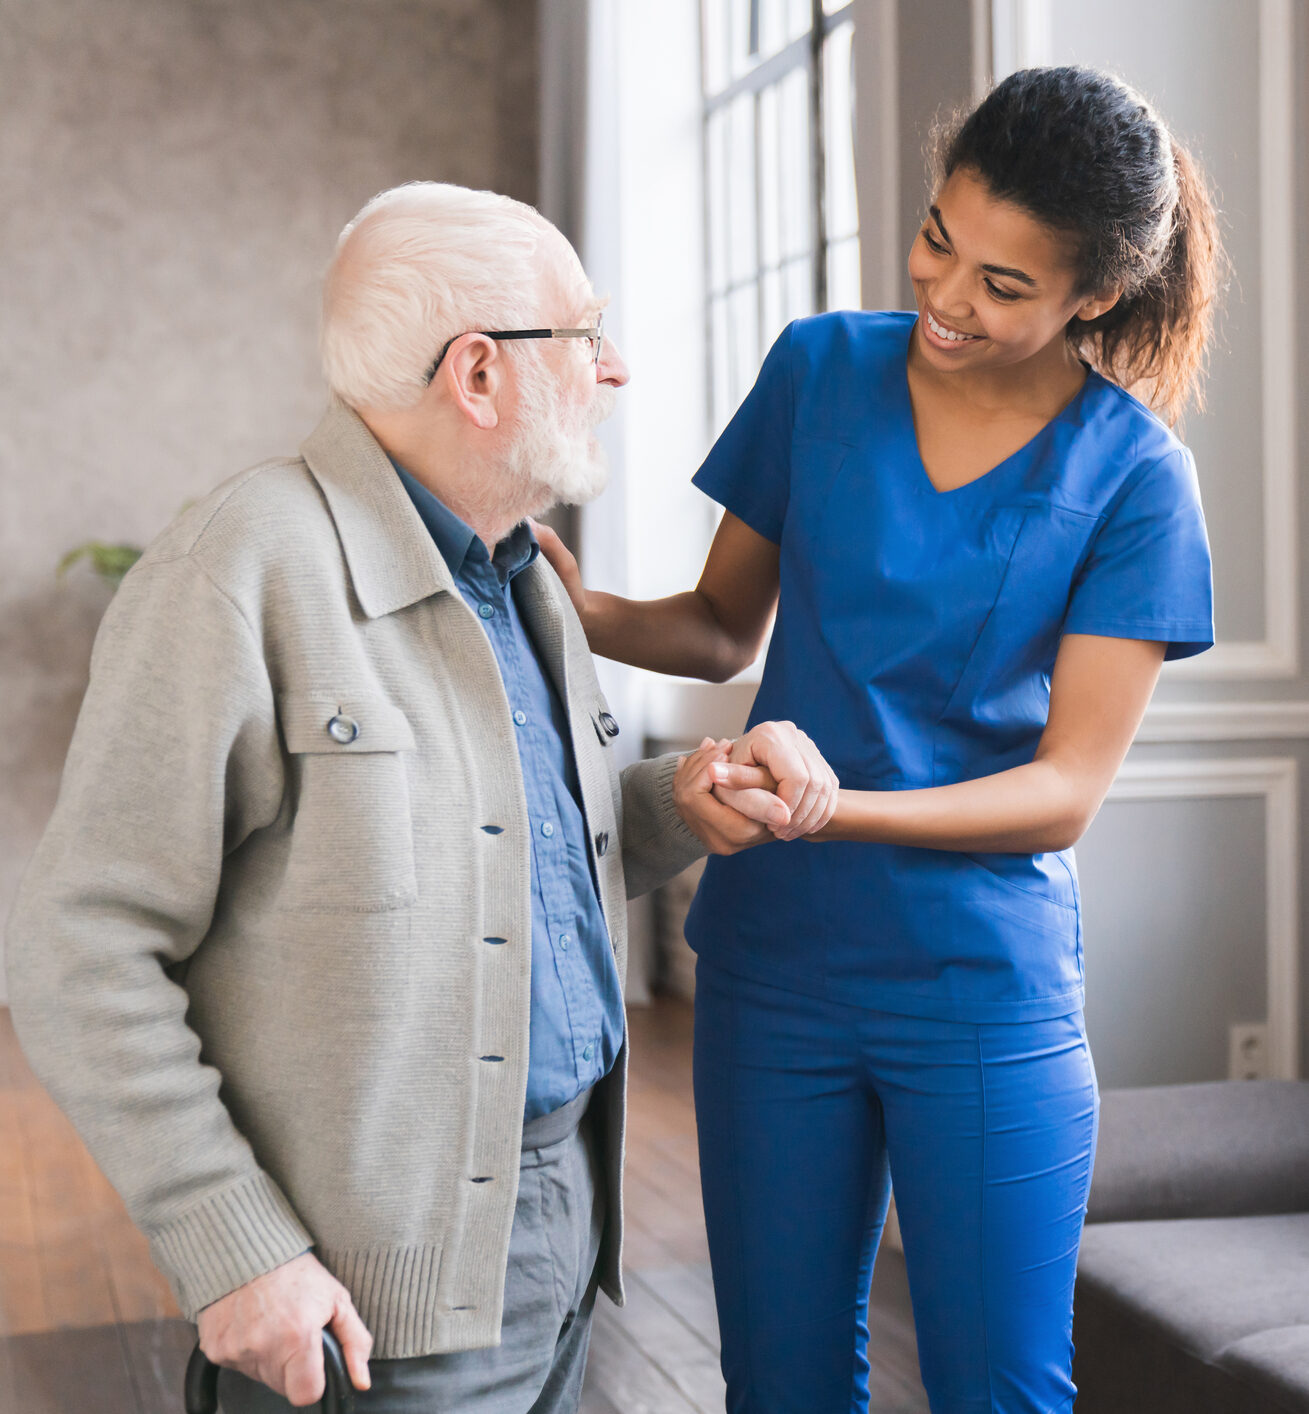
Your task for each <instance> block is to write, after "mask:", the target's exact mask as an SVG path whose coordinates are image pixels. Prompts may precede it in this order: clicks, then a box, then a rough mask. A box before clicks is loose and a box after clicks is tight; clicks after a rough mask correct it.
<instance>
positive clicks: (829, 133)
mask: <svg viewBox="0 0 1309 1414" xmlns="http://www.w3.org/2000/svg"><path fill="white" fill-rule="evenodd" d="M853 38H854V25H853V24H843V25H839V26H838V27H837V28H836V29H834V30H833V31H832V33H831V34H830V35H828V37H827V40H826V42H825V43H824V45H823V110H824V122H823V127H824V128H825V130H826V131H825V132H824V134H823V137H824V143H825V148H824V160H825V165H826V171H827V238H828V240H829V241H839V240H841V239H842V238H843V237H845V236H849V235H853V234H854V232H855V231H857V230H858V229H859V212H858V210H857V208H856V205H855V184H854V183H855V174H854V122H853V115H854V83H853V74H852V70H851V63H850V59H851V54H850V48H851V40H852V39H853Z"/></svg>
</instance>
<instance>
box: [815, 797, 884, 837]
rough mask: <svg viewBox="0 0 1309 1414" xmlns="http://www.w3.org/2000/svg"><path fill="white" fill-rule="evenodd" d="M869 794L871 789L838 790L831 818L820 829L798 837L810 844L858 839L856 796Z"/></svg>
mask: <svg viewBox="0 0 1309 1414" xmlns="http://www.w3.org/2000/svg"><path fill="white" fill-rule="evenodd" d="M870 794H872V792H871V791H850V790H838V791H837V793H836V809H835V810H834V811H833V812H832V818H831V819H830V820H829V821H828V822H827V824H825V825H824V826H823V827H822V829H820V830H814V831H813V833H812V834H808V835H801V836H800V838H801V839H805V840H808V841H809V842H810V843H811V844H822V843H824V842H828V843H831V842H832V841H834V840H854V839H859V838H860V836H859V834H858V833H857V831H856V829H855V825H856V819H855V817H856V816H857V814H858V813H859V811H858V797H861V796H867V795H870Z"/></svg>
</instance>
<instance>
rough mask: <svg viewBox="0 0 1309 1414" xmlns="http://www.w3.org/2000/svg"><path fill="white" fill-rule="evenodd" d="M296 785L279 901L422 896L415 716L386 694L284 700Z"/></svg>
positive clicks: (356, 906)
mask: <svg viewBox="0 0 1309 1414" xmlns="http://www.w3.org/2000/svg"><path fill="white" fill-rule="evenodd" d="M278 710H279V715H280V718H281V723H282V734H283V737H284V738H285V741H286V749H287V752H288V754H289V755H290V758H291V762H290V778H291V781H292V783H293V789H294V790H295V792H296V795H295V806H294V816H293V819H292V823H291V845H290V854H289V857H288V860H287V865H286V872H285V875H284V877H283V881H282V887H281V889H280V891H279V893H278V898H277V906H278V907H279V908H282V909H287V910H294V911H296V912H310V913H342V912H355V913H375V912H384V911H386V910H389V909H396V908H404V907H406V906H407V905H409V904H412V903H413V902H414V901H415V900H416V899H417V897H418V885H417V879H416V876H415V871H414V829H413V817H412V814H411V811H410V804H409V779H408V772H407V770H406V766H405V755H406V753H408V752H411V751H413V749H414V734H413V730H412V728H411V727H410V725H409V721H408V719H407V718H406V717H405V715H404V713H403V712H401V711H400V709H399V708H398V707H396V706H395V705H394V704H393V703H391V702H388V701H387V700H386V699H385V698H383V697H378V696H365V695H356V696H347V697H344V698H334V697H326V696H312V697H289V698H286V699H283V701H282V702H281V703H280V704H279V709H278Z"/></svg>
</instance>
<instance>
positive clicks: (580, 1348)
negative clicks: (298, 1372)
mask: <svg viewBox="0 0 1309 1414" xmlns="http://www.w3.org/2000/svg"><path fill="white" fill-rule="evenodd" d="M573 1105H574V1106H576V1109H575V1110H573V1112H572V1113H571V1114H569V1113H566V1111H569V1110H570V1108H572V1107H570V1106H565V1107H564V1110H563V1111H556V1112H555V1113H554V1114H552V1115H544V1116H542V1118H541V1119H539V1120H532V1121H529V1123H528V1124H527V1125H526V1126H525V1128H524V1132H523V1157H522V1163H521V1167H520V1169H519V1174H518V1203H517V1206H516V1208H515V1210H514V1225H513V1230H512V1232H511V1233H510V1237H509V1269H508V1272H507V1275H506V1278H505V1305H504V1320H503V1323H502V1326H501V1336H500V1344H499V1345H494V1346H488V1347H487V1348H486V1349H484V1350H461V1351H457V1352H455V1353H454V1354H452V1355H421V1356H417V1357H415V1358H413V1359H407V1360H370V1361H369V1364H368V1371H369V1374H370V1376H371V1377H372V1382H373V1383H372V1388H371V1389H369V1390H368V1391H367V1392H365V1393H361V1394H356V1395H355V1409H356V1411H357V1414H447V1411H448V1412H449V1414H465V1411H466V1414H576V1410H577V1407H578V1404H579V1402H580V1400H581V1396H582V1376H583V1374H584V1373H585V1371H586V1353H587V1349H588V1347H589V1345H590V1342H591V1312H592V1309H593V1307H594V1304H595V1293H596V1274H595V1273H596V1258H597V1256H598V1255H599V1252H600V1238H601V1234H602V1233H603V1230H604V1216H605V1215H604V1180H603V1176H602V1174H601V1171H600V1163H599V1156H598V1154H597V1152H596V1143H595V1138H594V1134H593V1125H592V1120H591V1118H590V1116H588V1115H583V1117H582V1119H581V1123H580V1125H579V1124H578V1123H577V1113H578V1112H579V1111H582V1110H584V1108H585V1106H584V1104H582V1103H579V1102H578V1101H574V1102H573ZM561 1131H563V1133H562V1137H561ZM218 1394H219V1402H220V1405H221V1408H222V1410H223V1414H292V1411H293V1408H294V1406H292V1405H291V1404H290V1403H288V1401H287V1400H285V1399H283V1398H282V1397H281V1395H277V1394H274V1393H273V1392H272V1390H270V1389H268V1388H267V1386H265V1385H262V1384H259V1383H258V1382H257V1381H255V1380H251V1379H248V1378H247V1377H246V1376H245V1375H242V1374H239V1373H237V1372H236V1371H235V1370H224V1371H223V1372H222V1374H221V1375H220V1377H219V1382H218ZM312 1407H313V1408H314V1409H317V1408H318V1406H317V1405H314V1406H312Z"/></svg>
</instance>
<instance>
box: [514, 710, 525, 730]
mask: <svg viewBox="0 0 1309 1414" xmlns="http://www.w3.org/2000/svg"><path fill="white" fill-rule="evenodd" d="M514 721H515V722H517V723H518V725H519V726H520V727H525V726H526V725H527V713H526V712H524V711H523V710H522V709H521V708H520V709H519V710H518V711H517V712H515V713H514Z"/></svg>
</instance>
